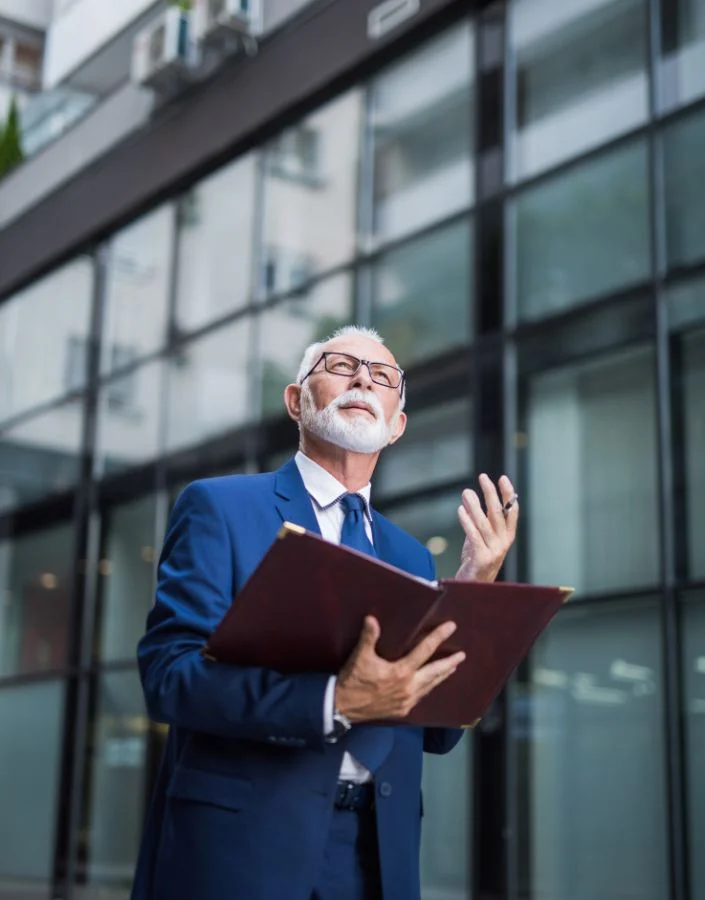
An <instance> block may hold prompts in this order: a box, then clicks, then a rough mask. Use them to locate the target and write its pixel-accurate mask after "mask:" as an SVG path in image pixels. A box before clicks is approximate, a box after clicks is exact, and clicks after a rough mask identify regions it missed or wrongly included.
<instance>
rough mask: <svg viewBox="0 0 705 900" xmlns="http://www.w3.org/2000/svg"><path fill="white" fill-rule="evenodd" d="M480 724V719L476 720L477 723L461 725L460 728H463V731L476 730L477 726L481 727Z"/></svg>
mask: <svg viewBox="0 0 705 900" xmlns="http://www.w3.org/2000/svg"><path fill="white" fill-rule="evenodd" d="M479 724H480V720H479V719H475V721H474V722H471V723H470V724H469V725H461V726H460V727H461V728H463V729H465V730H467V729H469V728H475V726H476V725H479Z"/></svg>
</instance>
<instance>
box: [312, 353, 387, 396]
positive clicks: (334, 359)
mask: <svg viewBox="0 0 705 900" xmlns="http://www.w3.org/2000/svg"><path fill="white" fill-rule="evenodd" d="M321 360H323V362H324V365H325V367H326V372H330V374H331V375H342V376H343V378H352V377H353V376H355V375H357V373H358V372H359V371H360V367H361V366H367V371H368V372H369V373H370V378H371V379H372V381H374V383H375V384H381V385H382V386H383V387H388V388H392V389H393V390H394V389H396V388H398V387H399V385H400V384H401V383H402V382H403V381H404V372H403V370H402V369H399V368H397V367H396V366H391V365H389V363H382V362H370V361H369V359H358V358H357V356H350V354H349V353H330V352H326V353H322V354H321V355H320V356H319V357H318V359H317V360H316V365H315V366H313V367H312V368H311V369H309V371H308V372H307V373H306V374H305V375H304V377H303V378H302V379H301V384H303V383H304V381H306V379H307V378H308V376H309V375H312V374H313V373H314V372H315V370H316V369H317V368H318V366H319V364H320V362H321Z"/></svg>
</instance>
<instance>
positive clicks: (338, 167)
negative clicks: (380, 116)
mask: <svg viewBox="0 0 705 900" xmlns="http://www.w3.org/2000/svg"><path fill="white" fill-rule="evenodd" d="M361 122H362V94H361V92H360V91H357V90H356V91H352V92H350V93H348V94H345V95H344V96H343V97H341V98H339V99H337V100H335V101H334V102H333V103H330V104H328V105H327V106H324V107H323V108H322V109H319V110H317V111H316V112H315V113H313V114H312V115H311V116H309V117H308V118H306V119H304V120H303V121H302V122H299V123H298V124H296V125H294V126H293V127H292V128H290V129H288V130H287V131H285V132H283V133H282V134H280V135H279V136H278V137H277V138H276V139H275V140H274V141H273V142H272V143H271V144H270V145H269V146H268V147H267V150H266V153H265V212H264V218H265V234H264V239H265V250H264V253H265V256H264V260H263V271H262V278H263V281H264V284H263V285H262V289H263V291H264V293H265V294H267V295H269V294H278V293H281V292H284V291H289V290H292V289H295V288H297V287H300V286H301V285H302V284H304V283H305V282H306V281H308V280H309V279H310V278H311V277H312V276H313V275H315V274H317V273H319V272H323V271H325V270H326V269H330V268H331V267H333V266H336V265H339V264H340V263H343V262H346V261H347V260H349V259H350V258H351V257H352V255H353V252H354V248H355V232H356V224H355V214H356V209H357V169H358V158H359V146H360V129H361Z"/></svg>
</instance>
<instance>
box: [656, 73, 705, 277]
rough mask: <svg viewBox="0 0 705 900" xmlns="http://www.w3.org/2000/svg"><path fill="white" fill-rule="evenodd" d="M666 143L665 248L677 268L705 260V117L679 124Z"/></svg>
mask: <svg viewBox="0 0 705 900" xmlns="http://www.w3.org/2000/svg"><path fill="white" fill-rule="evenodd" d="M703 70H704V71H705V61H704V62H703ZM663 140H664V165H665V169H666V246H667V251H668V261H669V264H670V265H672V266H677V265H682V264H686V263H692V262H696V261H697V260H700V259H703V257H705V153H703V146H705V114H702V113H700V114H699V115H697V116H693V117H692V118H689V119H685V120H684V121H682V122H677V123H676V124H675V125H673V126H671V127H670V128H669V129H668V130H667V131H666V132H665V134H664V138H663Z"/></svg>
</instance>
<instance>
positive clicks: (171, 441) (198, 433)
mask: <svg viewBox="0 0 705 900" xmlns="http://www.w3.org/2000/svg"><path fill="white" fill-rule="evenodd" d="M250 346H251V322H250V320H249V319H240V320H239V321H237V322H235V323H234V324H233V325H228V326H226V327H224V328H220V329H218V331H215V332H214V333H212V334H208V335H206V337H203V338H199V339H198V340H196V341H192V342H191V343H189V344H185V345H184V346H183V347H180V348H179V349H178V350H177V351H176V352H175V353H174V354H173V355H171V356H169V357H168V358H167V361H166V366H167V376H166V377H167V422H166V448H167V450H177V449H181V448H183V447H187V446H190V445H192V444H197V443H199V442H200V441H205V440H206V439H208V438H211V437H215V436H217V435H219V434H223V433H224V432H226V431H229V430H230V429H231V428H235V427H236V426H238V425H241V424H242V423H243V422H246V421H247V420H248V418H249V416H250V415H251V412H252V411H251V391H250V377H249V372H250Z"/></svg>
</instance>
